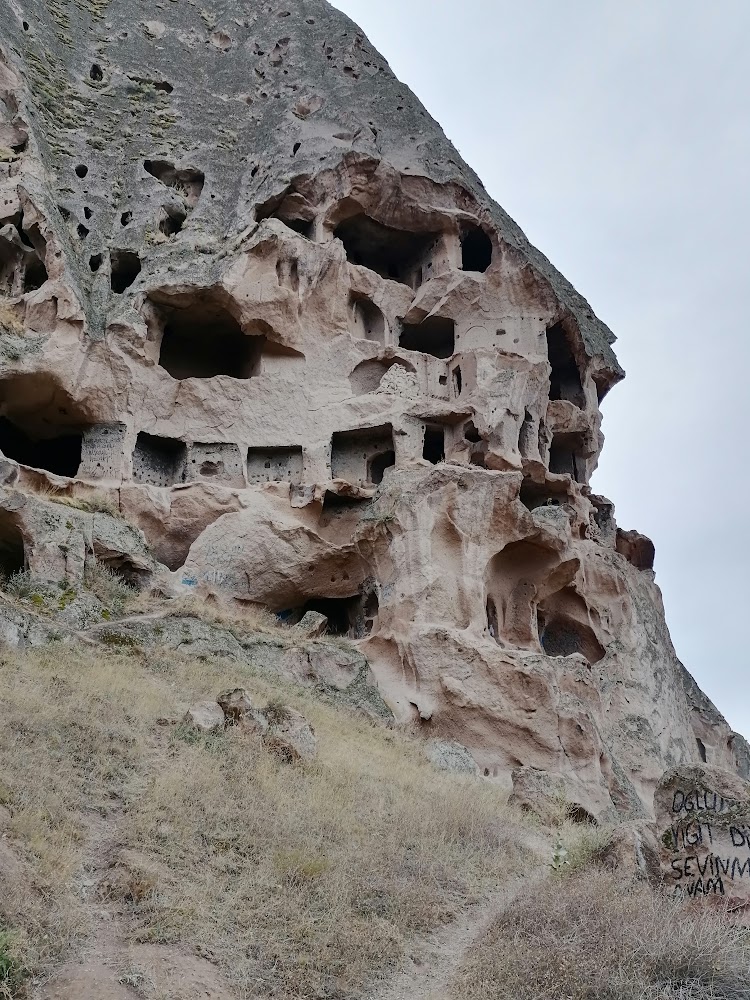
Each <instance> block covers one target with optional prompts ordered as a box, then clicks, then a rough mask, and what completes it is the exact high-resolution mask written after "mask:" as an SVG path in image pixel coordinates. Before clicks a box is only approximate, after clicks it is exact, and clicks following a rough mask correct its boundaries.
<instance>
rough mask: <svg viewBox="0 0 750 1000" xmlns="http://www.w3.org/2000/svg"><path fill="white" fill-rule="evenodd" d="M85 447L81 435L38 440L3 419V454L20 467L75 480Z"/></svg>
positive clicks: (0, 443)
mask: <svg viewBox="0 0 750 1000" xmlns="http://www.w3.org/2000/svg"><path fill="white" fill-rule="evenodd" d="M82 448H83V434H82V433H67V434H59V435H57V436H52V437H40V438H36V437H33V436H31V435H30V434H27V433H26V431H25V430H23V429H22V428H21V427H20V426H18V425H17V424H16V423H15V422H14V421H12V420H10V419H9V418H8V417H0V452H2V453H3V455H5V457H6V458H10V459H12V460H13V461H14V462H18V464H19V465H27V466H29V467H30V468H32V469H41V470H43V471H44V472H51V473H52V474H53V475H56V476H66V477H68V478H69V479H73V478H75V476H76V475H77V474H78V469H79V468H80V465H81V450H82Z"/></svg>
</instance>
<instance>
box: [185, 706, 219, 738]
mask: <svg viewBox="0 0 750 1000" xmlns="http://www.w3.org/2000/svg"><path fill="white" fill-rule="evenodd" d="M183 721H184V722H186V723H187V724H188V725H190V726H191V727H192V728H193V729H197V730H198V731H199V732H201V733H214V732H217V731H218V730H220V729H223V728H224V712H223V710H222V708H221V706H220V705H218V704H217V703H216V702H215V701H199V702H197V703H196V704H195V705H192V706H191V707H190V708H189V709H188V710H187V712H186V713H185V718H184V720H183Z"/></svg>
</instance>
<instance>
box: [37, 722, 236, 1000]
mask: <svg viewBox="0 0 750 1000" xmlns="http://www.w3.org/2000/svg"><path fill="white" fill-rule="evenodd" d="M161 744H162V739H161V735H160V734H158V733H157V734H156V735H155V737H154V758H155V759H154V760H152V763H151V766H152V767H154V768H158V758H159V755H160V753H161V752H162V751H163V747H162V745H161ZM123 823H124V809H123V806H122V803H120V802H119V801H117V800H115V801H114V802H113V803H112V807H111V809H110V811H109V813H108V815H107V816H106V817H102V816H101V815H100V814H99V813H92V814H90V815H89V817H88V823H87V826H88V834H87V837H86V844H85V849H84V862H83V866H82V870H81V873H80V876H79V879H78V889H79V892H80V897H81V901H82V903H83V907H84V910H85V913H86V917H87V922H88V925H89V936H88V938H87V940H86V941H85V943H84V945H83V947H82V948H81V951H80V954H78V955H76V957H75V958H74V959H71V960H70V961H68V962H66V963H65V964H64V965H63V966H62V967H61V968H60V969H59V970H58V971H57V973H56V974H55V975H54V976H53V978H52V979H51V980H50V981H49V982H47V983H45V984H44V985H42V986H41V987H40V988H39V989H38V990H37V991H36V992H35V993H34V994H33V1000H144V998H146V1000H152V998H153V1000H156V998H159V1000H233V997H232V994H231V992H230V991H229V989H228V987H227V985H226V983H225V981H224V979H223V977H222V976H221V974H220V973H219V971H218V970H217V969H216V968H215V967H214V966H213V965H211V963H210V962H207V961H205V960H204V959H202V958H198V957H197V956H195V955H193V954H190V953H189V952H188V953H186V952H183V951H182V950H181V949H180V948H179V947H169V946H163V945H143V944H131V938H132V931H133V917H132V915H131V910H130V907H129V903H128V900H129V899H132V897H133V893H137V892H138V891H139V886H141V885H144V884H145V885H146V886H148V878H149V872H150V870H151V871H153V870H154V869H153V867H152V866H151V865H150V863H149V859H147V858H144V857H142V856H141V855H140V854H139V853H138V852H136V851H132V850H128V849H127V848H126V847H125V844H124V837H123V830H122V827H123ZM157 874H158V873H157ZM144 878H145V880H146V881H145V883H144Z"/></svg>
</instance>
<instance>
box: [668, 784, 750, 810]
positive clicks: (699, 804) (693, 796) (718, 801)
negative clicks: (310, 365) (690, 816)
mask: <svg viewBox="0 0 750 1000" xmlns="http://www.w3.org/2000/svg"><path fill="white" fill-rule="evenodd" d="M738 805H739V803H738V802H736V801H735V799H725V798H724V796H723V795H719V793H718V792H712V791H711V790H710V789H708V788H704V789H703V790H702V791H698V790H697V789H692V790H690V791H687V792H683V791H682V790H680V789H679V788H678V789H677V791H675V793H674V797H673V799H672V812H673V813H682V812H687V813H691V812H698V813H700V812H712V813H717V814H718V815H721V814H722V813H727V812H730V811H731V810H732V809H735V808H736V807H737V806H738Z"/></svg>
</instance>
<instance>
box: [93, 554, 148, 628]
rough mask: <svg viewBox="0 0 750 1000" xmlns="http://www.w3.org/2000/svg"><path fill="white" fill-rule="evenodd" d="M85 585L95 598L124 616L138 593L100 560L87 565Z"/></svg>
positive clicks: (94, 560)
mask: <svg viewBox="0 0 750 1000" xmlns="http://www.w3.org/2000/svg"><path fill="white" fill-rule="evenodd" d="M84 583H85V585H86V589H87V590H89V591H90V592H91V593H92V594H93V595H94V597H98V598H99V600H100V601H101V602H102V604H104V605H105V606H106V607H108V608H110V609H111V610H112V611H114V612H115V613H116V614H122V612H123V611H124V610H125V608H126V607H127V605H128V604H130V603H132V602H133V601H135V599H136V598H137V596H138V592H137V591H136V589H135V587H131V586H130V584H128V583H126V582H125V580H123V579H122V577H121V576H118V575H117V573H115V572H114V570H111V569H110V568H109V566H107V565H105V564H104V563H102V562H99V560H98V559H93V560H89V561H88V562H87V563H86V571H85V573H84Z"/></svg>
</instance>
